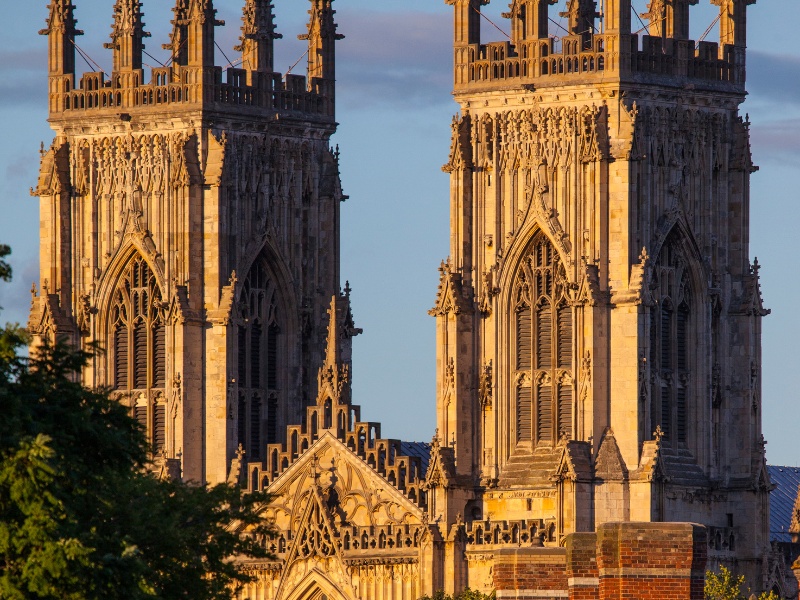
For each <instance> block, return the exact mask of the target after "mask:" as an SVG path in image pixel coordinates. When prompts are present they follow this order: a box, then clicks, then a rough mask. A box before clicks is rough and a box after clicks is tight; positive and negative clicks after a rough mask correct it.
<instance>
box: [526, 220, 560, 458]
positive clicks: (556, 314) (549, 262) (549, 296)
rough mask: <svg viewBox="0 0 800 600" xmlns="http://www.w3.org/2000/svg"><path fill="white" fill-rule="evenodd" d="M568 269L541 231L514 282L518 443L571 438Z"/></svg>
mask: <svg viewBox="0 0 800 600" xmlns="http://www.w3.org/2000/svg"><path fill="white" fill-rule="evenodd" d="M568 289H569V286H568V282H567V279H566V271H565V270H564V266H563V264H562V262H561V258H560V256H559V254H558V252H557V251H556V249H555V247H554V246H553V244H552V243H551V242H550V240H549V239H548V238H547V237H546V236H545V235H544V234H543V233H542V232H538V233H537V234H536V235H535V236H534V238H533V240H532V241H531V243H530V245H529V247H528V251H527V254H526V256H525V258H524V259H523V260H522V263H521V265H520V267H519V269H518V271H517V275H516V277H515V281H514V287H513V296H512V301H513V305H512V306H513V318H514V327H513V337H514V352H515V358H514V366H515V377H514V380H515V381H516V390H515V412H516V414H515V416H516V434H517V435H516V441H517V443H533V444H534V445H536V444H539V443H550V444H552V443H554V442H555V441H557V440H558V439H559V438H560V437H561V436H566V437H572V435H573V427H572V420H573V419H572V413H573V408H572V404H573V375H572V355H573V352H572V344H573V331H572V330H573V326H572V320H573V317H572V306H571V305H570V301H569V296H568Z"/></svg>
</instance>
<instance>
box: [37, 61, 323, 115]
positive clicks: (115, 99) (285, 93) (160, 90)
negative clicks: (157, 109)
mask: <svg viewBox="0 0 800 600" xmlns="http://www.w3.org/2000/svg"><path fill="white" fill-rule="evenodd" d="M143 79H144V71H143V70H140V71H133V72H129V73H114V74H113V75H112V76H111V78H109V79H106V75H105V73H103V72H89V73H84V74H83V75H82V76H81V78H80V80H79V81H78V84H77V86H75V84H74V78H73V76H71V75H66V76H63V77H60V78H53V79H51V91H50V112H51V113H67V114H72V113H75V112H77V111H93V110H104V109H108V110H114V111H116V112H119V111H126V110H135V109H141V108H146V107H153V106H166V105H189V104H200V103H203V104H217V105H230V106H250V107H254V108H259V109H267V110H275V111H279V112H292V113H303V114H307V115H318V116H323V117H332V116H333V102H332V99H331V98H330V96H329V95H328V94H326V93H325V92H326V91H327V90H326V88H325V84H326V82H323V81H320V80H317V79H314V80H312V85H311V90H309V89H308V88H307V85H306V78H305V77H304V76H302V75H286V77H285V79H284V78H283V77H282V76H281V74H280V73H258V72H249V73H248V72H247V71H245V70H244V69H227V70H226V81H224V82H223V80H222V68H221V67H213V68H210V69H190V68H171V67H166V68H154V69H152V76H151V79H150V82H149V83H142V81H143Z"/></svg>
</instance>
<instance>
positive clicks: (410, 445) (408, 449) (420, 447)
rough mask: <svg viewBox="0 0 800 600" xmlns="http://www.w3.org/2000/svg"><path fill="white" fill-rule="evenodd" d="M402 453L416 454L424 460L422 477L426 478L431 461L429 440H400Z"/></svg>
mask: <svg viewBox="0 0 800 600" xmlns="http://www.w3.org/2000/svg"><path fill="white" fill-rule="evenodd" d="M400 454H402V455H403V456H416V457H417V458H419V459H420V461H421V462H422V473H421V474H420V477H419V478H420V479H424V478H425V475H426V474H427V472H428V463H429V462H430V461H431V445H430V444H429V443H428V442H402V441H401V442H400Z"/></svg>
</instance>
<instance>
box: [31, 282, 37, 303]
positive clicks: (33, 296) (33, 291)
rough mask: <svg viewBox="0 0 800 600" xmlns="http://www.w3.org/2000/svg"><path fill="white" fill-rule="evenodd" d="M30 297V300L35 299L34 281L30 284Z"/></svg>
mask: <svg viewBox="0 0 800 600" xmlns="http://www.w3.org/2000/svg"><path fill="white" fill-rule="evenodd" d="M31 299H32V300H35V299H36V282H35V281H34V282H33V284H32V285H31Z"/></svg>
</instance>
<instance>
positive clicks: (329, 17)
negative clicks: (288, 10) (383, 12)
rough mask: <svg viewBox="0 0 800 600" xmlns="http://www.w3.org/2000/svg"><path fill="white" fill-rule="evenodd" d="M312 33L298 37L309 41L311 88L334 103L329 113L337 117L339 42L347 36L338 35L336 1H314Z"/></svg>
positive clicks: (309, 22) (309, 26) (331, 103)
mask: <svg viewBox="0 0 800 600" xmlns="http://www.w3.org/2000/svg"><path fill="white" fill-rule="evenodd" d="M310 1H311V10H309V11H308V14H309V17H310V18H309V20H308V33H306V34H303V35H299V36H297V38H298V39H300V40H308V85H309V89H310V90H311V91H312V92H316V93H318V94H319V95H320V96H323V97H324V98H326V99H327V100H328V101H329V102H330V107H329V110H328V113H329V114H330V115H333V114H334V97H335V82H336V41H337V40H341V39H344V35H342V34H341V33H337V32H336V28H337V25H336V21H335V20H334V15H335V14H336V11H335V10H333V0H310Z"/></svg>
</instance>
